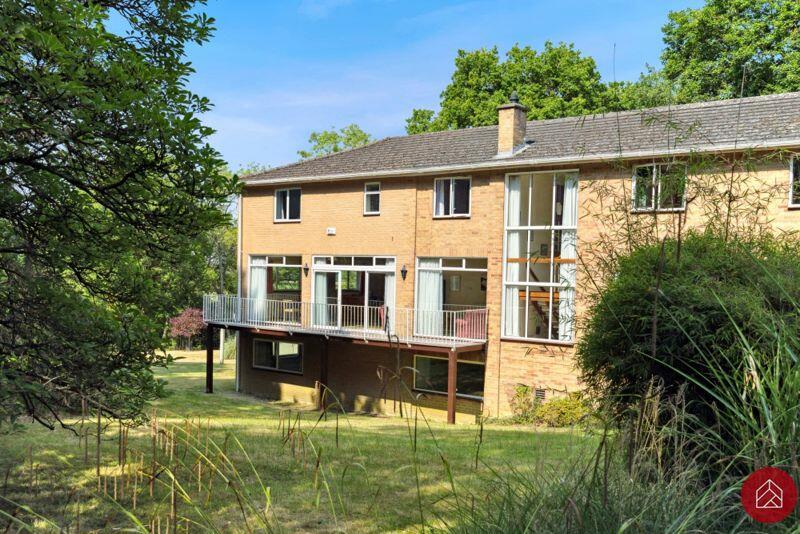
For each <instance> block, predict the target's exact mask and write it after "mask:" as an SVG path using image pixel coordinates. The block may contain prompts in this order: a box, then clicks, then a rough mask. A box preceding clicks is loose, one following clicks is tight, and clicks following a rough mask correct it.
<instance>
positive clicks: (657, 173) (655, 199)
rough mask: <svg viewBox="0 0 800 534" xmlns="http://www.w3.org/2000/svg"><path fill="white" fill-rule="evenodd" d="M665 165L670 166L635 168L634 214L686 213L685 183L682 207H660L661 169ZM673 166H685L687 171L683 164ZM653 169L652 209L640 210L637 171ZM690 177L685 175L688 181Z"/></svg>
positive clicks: (632, 191)
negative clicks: (637, 201)
mask: <svg viewBox="0 0 800 534" xmlns="http://www.w3.org/2000/svg"><path fill="white" fill-rule="evenodd" d="M665 165H670V164H669V163H648V164H647V165H636V166H634V167H633V172H632V173H631V176H632V177H631V211H632V212H634V213H653V212H655V213H677V212H681V211H686V183H685V182H684V189H683V196H682V197H681V205H680V206H679V207H677V208H662V207H660V206H659V199H660V198H661V167H663V166H665ZM673 165H683V167H684V169H686V165H685V164H682V163H674V164H673ZM648 167H649V168H652V169H653V187H651V188H650V201H651V202H652V204H653V205H652V207H649V208H648V207H644V208H639V207H637V206H636V178H637V176H636V171H637V169H645V168H648ZM688 178H689V175H688V172H687V173H684V179H685V180H686V181H688Z"/></svg>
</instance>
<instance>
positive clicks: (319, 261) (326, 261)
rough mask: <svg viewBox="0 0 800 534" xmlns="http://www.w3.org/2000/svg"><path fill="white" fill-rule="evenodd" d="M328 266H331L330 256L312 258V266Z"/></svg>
mask: <svg viewBox="0 0 800 534" xmlns="http://www.w3.org/2000/svg"><path fill="white" fill-rule="evenodd" d="M330 264H331V257H330V256H319V257H316V258H314V265H330Z"/></svg>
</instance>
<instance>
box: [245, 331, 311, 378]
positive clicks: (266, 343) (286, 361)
mask: <svg viewBox="0 0 800 534" xmlns="http://www.w3.org/2000/svg"><path fill="white" fill-rule="evenodd" d="M253 367H254V368H255V369H266V370H269V371H282V372H284V373H295V374H303V345H302V344H300V343H290V342H288V341H278V340H273V339H254V340H253Z"/></svg>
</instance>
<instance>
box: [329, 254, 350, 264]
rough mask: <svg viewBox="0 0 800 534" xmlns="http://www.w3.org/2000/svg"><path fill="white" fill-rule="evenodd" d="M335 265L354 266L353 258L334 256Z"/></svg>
mask: <svg viewBox="0 0 800 534" xmlns="http://www.w3.org/2000/svg"><path fill="white" fill-rule="evenodd" d="M333 264H334V265H353V257H352V256H334V258H333Z"/></svg>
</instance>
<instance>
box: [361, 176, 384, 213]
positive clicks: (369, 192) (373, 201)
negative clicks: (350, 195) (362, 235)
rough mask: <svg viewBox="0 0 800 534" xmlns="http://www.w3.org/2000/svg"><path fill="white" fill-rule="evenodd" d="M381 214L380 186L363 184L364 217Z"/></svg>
mask: <svg viewBox="0 0 800 534" xmlns="http://www.w3.org/2000/svg"><path fill="white" fill-rule="evenodd" d="M380 214H381V184H380V183H379V182H372V183H368V184H364V215H380Z"/></svg>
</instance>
